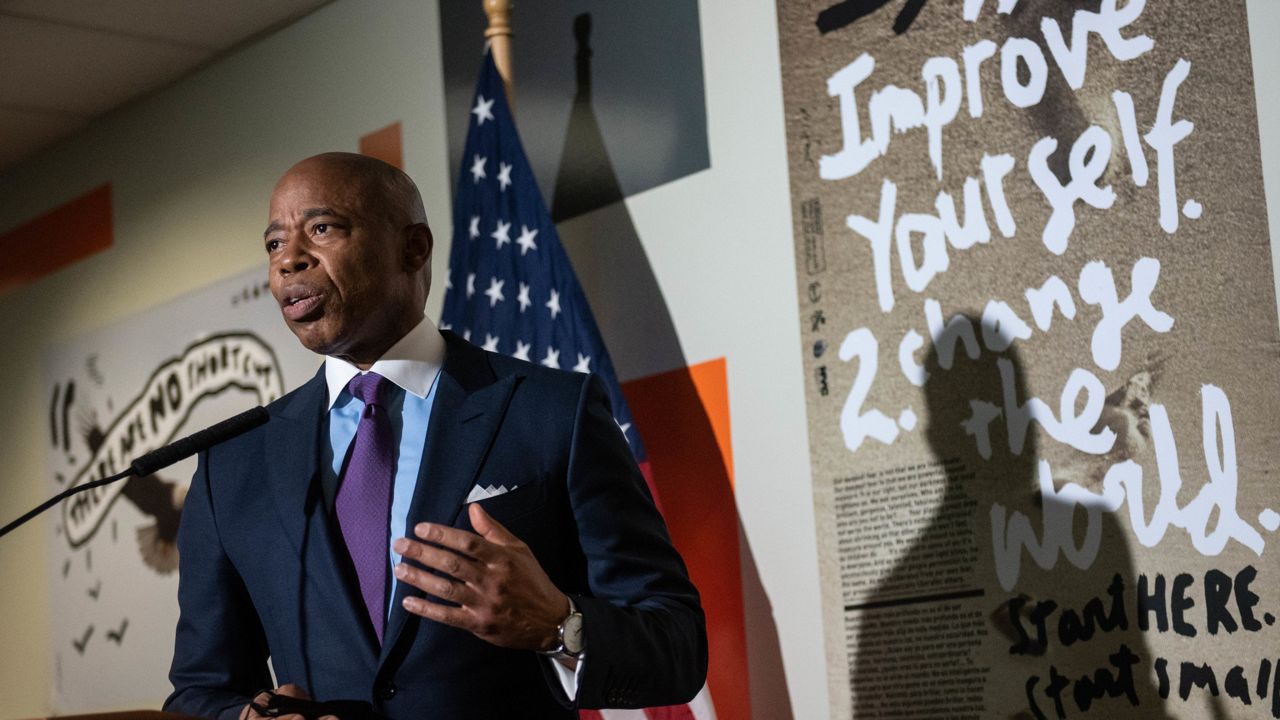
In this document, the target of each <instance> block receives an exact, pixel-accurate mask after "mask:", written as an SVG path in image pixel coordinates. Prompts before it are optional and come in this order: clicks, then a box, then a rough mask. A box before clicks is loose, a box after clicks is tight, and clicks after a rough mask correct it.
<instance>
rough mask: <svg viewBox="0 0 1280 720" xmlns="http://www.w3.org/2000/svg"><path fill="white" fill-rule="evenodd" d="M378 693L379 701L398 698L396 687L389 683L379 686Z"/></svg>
mask: <svg viewBox="0 0 1280 720" xmlns="http://www.w3.org/2000/svg"><path fill="white" fill-rule="evenodd" d="M376 692H377V694H378V699H379V700H390V699H391V698H393V697H395V696H396V686H395V685H393V684H392V683H389V682H388V683H383V684H381V685H379V686H378V689H377V691H376Z"/></svg>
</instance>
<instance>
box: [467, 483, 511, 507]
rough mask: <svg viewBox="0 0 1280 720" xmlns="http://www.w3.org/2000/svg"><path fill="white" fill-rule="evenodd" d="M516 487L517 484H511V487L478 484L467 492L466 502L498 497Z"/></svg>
mask: <svg viewBox="0 0 1280 720" xmlns="http://www.w3.org/2000/svg"><path fill="white" fill-rule="evenodd" d="M517 487H519V486H518V485H512V486H511V487H507V486H506V485H499V486H498V487H494V486H492V485H490V486H489V487H481V486H480V485H476V486H475V487H473V488H471V492H470V493H468V494H467V500H466V502H469V503H473V502H477V501H480V500H488V499H489V498H494V497H498V496H499V495H506V494H507V493H509V492H514V491H515V489H516V488H517Z"/></svg>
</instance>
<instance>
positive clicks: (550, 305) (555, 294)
mask: <svg viewBox="0 0 1280 720" xmlns="http://www.w3.org/2000/svg"><path fill="white" fill-rule="evenodd" d="M546 307H547V309H548V310H550V311H551V319H552V320H555V319H556V316H557V315H559V314H560V292H559V291H558V290H556V289H555V288H551V299H550V300H548V301H547V304H546Z"/></svg>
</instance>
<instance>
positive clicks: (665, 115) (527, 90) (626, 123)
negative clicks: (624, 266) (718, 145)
mask: <svg viewBox="0 0 1280 720" xmlns="http://www.w3.org/2000/svg"><path fill="white" fill-rule="evenodd" d="M656 7H660V8H661V9H660V11H658V10H656ZM656 7H655V5H654V4H652V3H623V2H600V0H556V2H539V3H528V4H520V5H519V7H518V8H516V11H515V14H514V16H513V18H512V23H513V27H514V31H515V37H514V42H513V46H512V51H513V55H514V57H513V60H514V65H515V87H516V90H515V95H516V114H517V117H518V122H519V126H520V136H521V137H522V138H523V140H524V148H525V152H526V153H527V154H528V156H529V163H530V164H531V165H532V167H533V172H534V175H535V176H536V177H537V178H538V187H539V188H540V189H541V190H542V195H543V197H545V198H547V199H548V201H549V200H550V199H551V198H552V197H553V196H556V195H557V194H558V193H555V192H553V189H554V188H555V185H554V184H553V179H556V178H563V177H565V176H566V173H565V172H563V170H562V169H558V168H557V162H559V161H560V160H561V159H563V158H564V157H566V156H567V157H573V158H578V157H582V156H590V154H589V153H582V154H579V153H577V152H576V151H575V149H574V148H568V149H567V150H566V149H565V148H563V147H562V146H561V145H560V144H559V143H560V142H561V140H562V139H563V138H564V128H565V126H566V124H569V123H570V122H571V121H570V118H569V115H570V113H571V112H572V110H571V108H573V107H576V105H575V104H574V103H572V102H571V100H572V99H573V98H574V97H575V94H577V95H579V96H580V95H581V92H580V88H578V87H575V82H574V80H575V77H574V74H573V73H572V72H571V70H570V68H572V67H573V64H574V53H575V45H574V44H573V43H571V42H569V40H570V35H569V34H568V33H567V30H568V29H569V28H570V27H571V26H572V25H573V24H574V23H575V22H576V20H575V18H576V17H580V16H582V15H583V14H586V13H590V15H591V18H592V20H591V21H589V22H592V23H593V24H594V27H593V28H592V29H591V32H592V34H593V35H594V37H595V44H594V52H595V59H594V60H595V62H594V66H593V67H592V68H591V72H592V74H593V76H594V77H593V78H592V80H593V81H594V82H593V83H592V86H593V94H594V96H595V101H596V106H595V113H594V118H595V120H596V121H598V122H597V124H596V128H597V130H596V133H597V137H599V138H603V143H606V144H607V146H608V147H610V148H611V149H612V151H613V152H612V157H611V158H610V159H611V160H612V165H611V175H612V176H613V179H614V180H613V184H614V186H615V187H619V188H620V189H621V192H622V194H623V195H624V196H630V195H634V194H636V193H638V192H643V191H644V190H648V189H650V188H654V187H657V186H659V185H663V184H665V183H669V182H671V181H673V180H677V179H679V178H682V177H685V176H686V175H690V174H693V173H696V172H698V171H700V170H705V169H706V168H708V167H709V166H710V164H711V157H710V151H709V149H708V144H707V113H706V107H707V103H706V94H705V87H704V79H703V72H702V35H701V22H700V16H699V9H698V2H697V0H663V2H662V3H660V5H659V6H656ZM485 23H486V20H485V16H484V12H483V10H482V4H481V3H480V2H460V3H459V2H442V3H440V30H441V38H442V47H441V53H442V56H443V60H444V73H445V75H444V81H445V105H446V116H447V118H448V119H449V127H448V130H449V167H451V168H455V169H456V168H458V167H460V164H461V162H462V151H463V147H464V145H465V144H466V130H467V123H466V119H467V118H468V117H469V116H468V113H467V111H468V110H469V109H470V107H469V103H470V102H471V93H472V91H473V90H474V88H475V70H476V66H477V64H478V62H479V60H480V55H481V53H482V45H481V43H482V38H483V37H484V28H485ZM601 147H604V144H602V145H601ZM574 175H576V173H569V174H568V176H570V177H572V176H574ZM584 189H586V190H587V193H586V194H585V195H583V196H582V197H584V198H597V199H600V200H607V198H602V197H601V196H600V195H599V194H598V193H593V192H591V191H590V189H589V188H584ZM573 207H574V208H576V209H575V210H574V212H575V213H576V212H586V211H588V210H594V209H596V208H598V207H602V205H594V206H592V205H590V204H588V203H586V202H585V201H583V200H575V201H574V203H573ZM561 209H562V211H563V209H564V206H562V208H561ZM553 217H554V218H555V219H556V220H557V221H559V220H562V219H564V218H565V217H568V216H566V215H559V214H555V213H554V212H553Z"/></svg>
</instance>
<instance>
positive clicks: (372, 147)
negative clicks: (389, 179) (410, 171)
mask: <svg viewBox="0 0 1280 720" xmlns="http://www.w3.org/2000/svg"><path fill="white" fill-rule="evenodd" d="M360 154H361V155H368V156H369V157H375V158H378V159H379V160H381V161H383V162H385V163H389V164H391V165H395V166H396V167H398V168H400V169H401V170H403V169H404V148H403V146H402V145H401V139H400V123H398V122H393V123H391V124H390V125H388V126H386V127H384V128H382V129H381V130H374V131H373V132H371V133H369V134H368V135H365V136H363V137H361V138H360Z"/></svg>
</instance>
